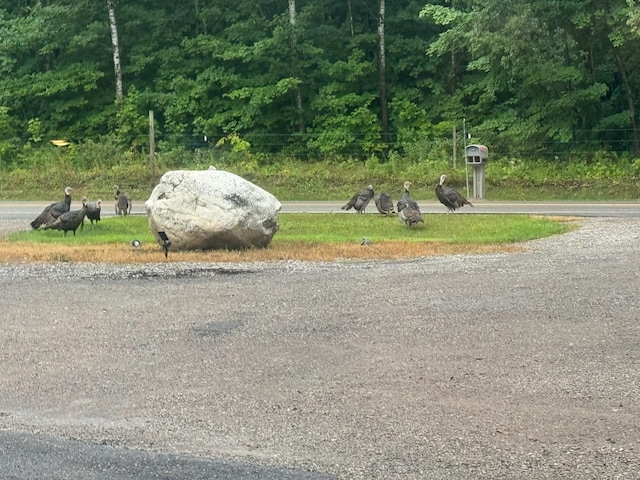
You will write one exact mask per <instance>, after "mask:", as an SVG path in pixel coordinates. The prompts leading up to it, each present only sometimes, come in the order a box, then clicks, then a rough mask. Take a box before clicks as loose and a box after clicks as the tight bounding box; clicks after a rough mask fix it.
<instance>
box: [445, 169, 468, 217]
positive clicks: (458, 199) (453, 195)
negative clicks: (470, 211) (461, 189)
mask: <svg viewBox="0 0 640 480" xmlns="http://www.w3.org/2000/svg"><path fill="white" fill-rule="evenodd" d="M446 178H447V176H446V175H441V176H440V183H439V184H438V185H437V186H436V197H438V200H440V203H441V204H443V205H444V206H445V207H447V210H449V213H451V212H454V211H456V210H457V209H458V208H460V207H463V206H464V205H469V206H470V207H473V204H472V203H471V202H470V201H469V200H467V199H466V198H464V197H463V196H462V195H460V194H459V193H458V192H457V191H456V190H454V189H453V188H451V187H447V186H446V185H445V184H444V181H445V180H446Z"/></svg>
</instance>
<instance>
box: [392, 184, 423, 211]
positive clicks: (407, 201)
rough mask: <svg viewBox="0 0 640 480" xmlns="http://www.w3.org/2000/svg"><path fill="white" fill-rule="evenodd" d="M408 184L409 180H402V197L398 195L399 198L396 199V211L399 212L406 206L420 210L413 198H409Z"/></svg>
mask: <svg viewBox="0 0 640 480" xmlns="http://www.w3.org/2000/svg"><path fill="white" fill-rule="evenodd" d="M410 186H411V182H404V192H403V193H402V197H400V200H398V203H397V207H398V213H400V212H401V211H402V210H404V209H405V208H407V207H411V208H413V209H414V210H418V211H420V208H418V204H417V203H416V201H415V200H414V199H413V198H411V195H410V194H409V187H410Z"/></svg>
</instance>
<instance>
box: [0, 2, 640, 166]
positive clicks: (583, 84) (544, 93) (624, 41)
mask: <svg viewBox="0 0 640 480" xmlns="http://www.w3.org/2000/svg"><path fill="white" fill-rule="evenodd" d="M383 2H384V0H295V1H294V0H289V1H285V0H261V1H260V2H256V1H246V2H239V1H230V0H193V1H190V2H175V1H171V2H169V1H167V0H154V1H149V0H136V1H135V2H134V1H131V0H117V1H111V2H110V4H111V5H112V6H113V8H114V12H115V19H116V22H117V27H118V37H119V39H118V40H119V47H120V52H119V53H120V62H121V71H122V84H123V89H124V98H123V100H122V102H117V101H116V78H115V74H114V61H113V60H114V56H113V47H112V38H111V32H110V24H109V15H108V9H107V4H108V3H109V2H106V1H105V2H96V1H93V0H19V1H15V0H11V1H9V0H0V162H2V163H10V162H11V159H12V158H14V157H15V156H16V155H17V154H18V152H19V151H20V149H22V148H24V145H25V144H30V145H38V144H40V143H42V142H46V141H48V140H50V139H56V138H65V139H68V140H71V141H75V142H84V141H94V142H99V141H101V139H107V138H108V139H110V140H111V141H113V142H115V143H118V144H120V145H121V146H123V147H125V148H131V149H144V148H145V147H146V142H147V141H148V131H147V128H148V120H147V119H148V111H149V110H153V111H154V113H155V119H156V122H157V125H156V128H155V132H156V136H157V145H158V148H159V149H160V150H162V149H165V150H171V149H175V148H186V149H195V148H201V147H205V146H207V145H214V144H215V143H218V142H219V141H220V139H226V138H232V137H233V138H241V139H242V140H243V141H244V142H246V144H247V145H251V149H252V150H254V151H256V152H261V153H276V154H286V155H299V156H305V157H320V156H326V155H348V156H352V155H353V156H368V155H378V154H382V153H383V152H387V151H389V150H390V151H397V152H402V151H403V150H405V149H407V148H410V146H411V145H412V144H414V143H417V142H428V141H430V140H433V139H439V138H443V137H444V136H451V131H452V127H453V126H456V125H460V124H461V122H462V119H463V118H464V119H465V121H466V124H467V125H469V126H471V128H472V130H473V134H474V139H477V140H478V141H480V142H482V143H485V144H487V145H490V146H491V148H492V149H494V150H498V151H501V152H503V153H504V154H505V155H507V154H513V155H516V154H517V155H520V154H532V153H536V154H539V155H546V156H548V157H553V156H558V155H564V154H567V153H570V152H576V151H582V152H588V151H590V150H596V149H607V150H612V151H616V152H628V153H630V154H633V155H635V156H640V131H639V129H640V127H639V126H638V112H637V110H638V101H639V100H638V99H639V98H640V72H638V70H637V69H636V68H634V67H635V66H636V65H638V64H639V63H640V7H639V6H638V4H637V2H636V1H633V0H597V1H596V0H436V1H431V2H425V0H396V1H394V2H388V3H387V5H386V8H380V6H381V5H382V6H384V5H383ZM381 12H384V18H381ZM293 13H295V16H293V15H292V14H293ZM294 20H295V21H294ZM381 22H383V24H384V43H383V44H382V45H383V46H384V50H381V49H380V46H381V43H380V34H381V32H382V30H381V29H380V26H381ZM382 52H384V55H382ZM381 57H382V59H383V60H384V62H385V64H384V68H383V69H382V70H381V69H380V61H381ZM380 72H383V73H382V75H383V76H381V74H380ZM381 84H383V85H384V89H381ZM387 107H388V111H387ZM381 117H382V118H381Z"/></svg>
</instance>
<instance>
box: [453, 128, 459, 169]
mask: <svg viewBox="0 0 640 480" xmlns="http://www.w3.org/2000/svg"><path fill="white" fill-rule="evenodd" d="M457 137H458V131H457V129H456V126H455V125H454V126H453V168H454V169H455V168H456V158H457V151H458V138H457Z"/></svg>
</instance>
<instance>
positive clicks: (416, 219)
mask: <svg viewBox="0 0 640 480" xmlns="http://www.w3.org/2000/svg"><path fill="white" fill-rule="evenodd" d="M398 218H399V219H400V221H402V222H404V223H405V225H406V226H407V228H411V227H413V226H415V225H417V224H418V223H424V220H423V219H422V213H420V210H418V209H416V208H412V207H405V208H403V209H402V210H400V211H399V212H398Z"/></svg>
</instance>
